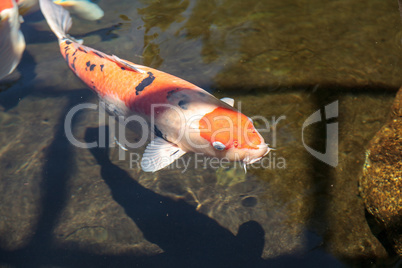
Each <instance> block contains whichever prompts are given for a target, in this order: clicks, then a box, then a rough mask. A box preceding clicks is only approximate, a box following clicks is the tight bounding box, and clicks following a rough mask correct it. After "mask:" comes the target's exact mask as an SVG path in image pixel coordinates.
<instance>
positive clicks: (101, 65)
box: [100, 64, 105, 72]
mask: <svg viewBox="0 0 402 268" xmlns="http://www.w3.org/2000/svg"><path fill="white" fill-rule="evenodd" d="M100 67H101V72H103V67H105V65H103V64H101V65H100Z"/></svg>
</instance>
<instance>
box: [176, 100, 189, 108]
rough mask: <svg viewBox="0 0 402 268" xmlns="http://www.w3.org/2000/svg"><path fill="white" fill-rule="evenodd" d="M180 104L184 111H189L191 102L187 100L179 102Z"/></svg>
mask: <svg viewBox="0 0 402 268" xmlns="http://www.w3.org/2000/svg"><path fill="white" fill-rule="evenodd" d="M178 104H179V106H180V108H182V109H183V110H187V109H188V104H189V101H188V100H187V99H184V100H181V101H179V103H178Z"/></svg>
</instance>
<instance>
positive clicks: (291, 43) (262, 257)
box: [0, 0, 402, 267]
mask: <svg viewBox="0 0 402 268" xmlns="http://www.w3.org/2000/svg"><path fill="white" fill-rule="evenodd" d="M98 4H99V5H100V6H101V7H102V8H103V9H104V10H105V17H104V18H102V19H101V20H100V21H96V22H87V21H82V20H79V19H74V24H73V27H72V30H71V31H70V33H71V35H72V36H75V37H77V38H82V39H83V40H84V43H85V44H86V45H87V46H90V47H93V48H96V49H98V50H101V51H103V52H105V53H108V54H115V55H117V56H119V57H120V58H123V59H127V60H130V61H133V62H135V63H139V64H143V65H147V66H150V67H153V68H156V69H159V70H162V71H165V72H168V73H170V74H173V75H176V76H178V77H181V78H183V79H185V80H188V81H190V82H192V83H194V84H196V85H199V86H201V87H202V88H204V89H206V90H207V91H210V92H211V93H213V94H214V95H216V96H217V97H219V98H221V97H230V98H234V99H235V101H236V104H235V106H236V107H238V108H239V109H241V111H242V112H243V113H244V114H246V115H248V116H259V117H260V118H266V119H267V122H269V123H270V124H269V126H268V128H265V129H263V130H262V131H261V132H262V135H263V136H264V138H265V139H266V140H267V141H268V142H269V143H270V144H271V146H272V147H274V148H275V149H276V150H275V151H272V152H271V153H270V154H269V155H268V156H267V157H266V159H265V160H264V161H263V162H262V164H261V165H256V166H255V167H254V168H249V170H248V172H247V174H245V173H244V170H243V169H242V167H241V166H240V165H238V164H237V165H236V164H231V165H225V166H219V165H216V164H214V163H211V162H208V160H205V159H204V158H202V157H200V156H197V155H194V154H188V155H186V156H184V157H183V158H182V159H180V161H177V162H176V163H175V164H174V165H172V166H169V167H168V168H166V169H164V170H161V171H159V172H156V173H144V172H142V171H141V169H140V168H139V166H138V161H137V160H138V157H140V156H141V154H142V153H143V151H144V149H145V148H144V147H141V148H139V149H136V150H130V151H128V152H123V154H121V153H122V152H121V151H120V152H119V149H118V147H117V146H116V145H115V144H111V146H112V147H111V148H110V149H109V150H104V149H96V148H95V149H92V150H88V149H81V148H76V147H74V146H72V145H71V144H70V142H69V141H68V140H67V138H66V135H65V129H64V120H65V117H66V115H67V113H68V112H69V110H70V109H71V108H73V107H74V106H75V105H78V104H80V103H94V104H98V101H97V98H96V96H95V94H93V93H92V92H91V91H90V90H89V89H87V88H86V87H85V86H84V85H83V84H82V83H81V82H80V81H79V79H78V78H76V77H75V75H74V74H73V73H72V72H71V71H70V70H69V68H68V67H67V65H66V64H65V62H64V60H63V59H62V57H61V55H60V52H59V47H58V44H57V40H56V38H55V36H54V35H53V33H51V32H50V30H49V28H48V26H47V24H46V23H45V21H44V20H43V17H42V15H41V13H40V12H35V13H32V14H30V15H27V16H26V17H25V18H24V19H25V22H24V24H23V25H22V31H23V33H24V35H25V38H26V41H27V49H26V51H25V54H24V56H23V58H22V61H21V63H20V65H19V67H18V69H17V70H16V71H15V72H14V73H13V74H12V75H10V76H9V77H7V78H6V79H4V80H2V81H1V82H0V90H1V92H0V133H1V134H0V144H1V147H0V159H1V161H0V174H1V176H0V191H1V193H2V194H1V196H0V200H1V201H0V204H1V205H0V248H1V250H0V264H5V265H11V266H20V265H21V266H24V265H25V266H27V267H33V266H40V267H45V266H46V267H47V266H52V267H53V266H60V267H77V266H83V267H84V266H85V267H99V266H102V265H103V266H105V267H125V266H129V267H132V266H133V265H134V264H136V265H138V266H140V267H215V266H216V267H236V266H240V267H246V266H244V265H247V267H257V266H258V267H264V266H268V265H273V266H275V265H278V266H279V265H292V266H295V265H298V266H302V267H303V266H306V267H310V266H311V265H326V266H327V265H332V266H349V265H359V264H371V263H372V264H374V265H384V264H385V265H394V264H395V263H396V262H397V261H398V260H397V259H396V258H395V257H390V256H389V255H388V254H387V251H386V249H385V248H384V247H383V245H382V244H381V243H380V242H379V240H377V238H376V237H375V236H374V234H373V232H374V233H375V231H373V230H372V229H370V227H369V224H368V223H367V220H366V217H365V211H364V205H363V201H362V200H361V199H360V197H359V195H358V185H357V182H358V178H359V176H360V174H361V169H362V166H363V162H364V154H365V149H366V145H367V144H368V142H369V141H370V139H371V138H372V137H373V135H374V134H375V133H376V132H377V131H378V130H379V129H380V128H381V126H382V125H383V124H384V122H386V120H387V116H388V114H389V108H390V105H391V103H392V101H393V97H394V95H395V92H396V90H397V89H398V87H399V85H401V84H402V78H401V76H400V75H399V70H400V68H401V61H400V59H401V56H400V55H401V47H400V37H401V34H400V31H401V29H402V26H401V25H400V20H399V13H398V7H397V3H396V2H395V3H394V2H384V1H380V0H378V1H376V0H371V1H359V0H354V1H346V0H345V1H304V0H300V1H269V0H265V1H260V0H259V1H257V0H255V1H254V0H253V1H234V0H231V1H229V0H228V1H197V0H191V1H129V0H126V1H105V0H100V1H99V2H98ZM331 103H337V105H338V106H337V107H338V108H337V115H338V116H337V117H336V118H332V119H329V120H327V121H326V120H323V121H322V122H320V123H315V124H311V125H303V124H304V123H305V122H306V120H307V118H308V117H309V116H310V115H311V114H313V113H314V112H315V111H317V110H319V109H322V110H324V107H325V106H326V105H328V104H331ZM321 114H322V115H323V116H324V117H325V114H324V113H323V112H322V113H321ZM98 117H99V114H98V112H97V111H96V110H89V109H88V110H83V111H82V112H80V113H79V114H77V115H76V117H74V120H73V132H74V135H75V137H76V138H77V139H78V140H80V141H88V142H89V141H97V138H98V135H99V133H100V132H99V129H98V128H99V122H98ZM327 123H328V124H330V123H338V131H337V133H338V134H339V143H338V150H336V151H335V153H337V156H338V157H337V159H338V161H337V163H335V164H334V163H332V164H333V165H334V166H335V167H332V166H331V165H328V164H325V163H323V162H322V161H319V160H317V159H316V158H315V157H314V156H312V155H311V154H310V153H309V152H308V150H307V149H306V148H311V149H314V150H316V151H319V152H321V153H324V152H325V150H326V148H325V142H326V139H325V137H326V135H327V132H326V126H327V125H326V124H327ZM255 125H256V126H257V127H258V128H263V127H264V125H263V122H262V120H261V119H256V120H255ZM101 131H103V130H102V129H101ZM302 137H303V138H302ZM333 145H334V144H331V146H333ZM119 153H120V155H119ZM123 156H124V158H125V159H124V160H122V158H123Z"/></svg>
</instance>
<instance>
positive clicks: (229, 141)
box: [199, 107, 270, 164]
mask: <svg viewBox="0 0 402 268" xmlns="http://www.w3.org/2000/svg"><path fill="white" fill-rule="evenodd" d="M199 129H200V135H201V137H202V138H203V139H205V140H207V141H208V143H209V145H210V148H209V152H211V153H209V154H210V155H213V156H217V157H220V158H228V159H229V160H230V161H242V162H243V163H245V164H252V163H254V162H256V161H258V160H260V159H261V158H262V157H263V156H265V155H266V154H268V152H269V151H270V148H269V147H268V145H267V144H266V143H265V141H264V138H263V137H262V136H261V134H260V133H259V132H258V131H257V130H256V129H255V127H254V125H253V122H252V120H251V119H250V118H248V117H247V116H245V115H244V114H242V113H241V112H239V111H236V110H234V109H231V108H229V107H217V108H215V109H214V110H213V111H212V112H210V113H207V114H205V115H204V116H203V117H202V118H201V120H200V121H199Z"/></svg>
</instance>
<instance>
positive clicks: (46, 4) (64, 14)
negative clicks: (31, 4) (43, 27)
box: [39, 0, 72, 40]
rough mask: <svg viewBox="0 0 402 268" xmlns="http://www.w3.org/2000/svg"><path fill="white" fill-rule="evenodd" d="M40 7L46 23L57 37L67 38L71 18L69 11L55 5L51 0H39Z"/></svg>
mask: <svg viewBox="0 0 402 268" xmlns="http://www.w3.org/2000/svg"><path fill="white" fill-rule="evenodd" d="M39 4H40V9H41V11H42V13H43V16H45V19H46V21H47V24H49V27H50V29H52V31H53V32H54V34H55V35H56V36H57V38H59V40H60V39H63V38H68V37H67V32H68V30H70V28H71V25H72V20H71V17H70V13H69V12H68V11H67V10H65V9H64V8H63V7H61V6H59V5H56V4H54V3H53V1H52V0H39Z"/></svg>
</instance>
